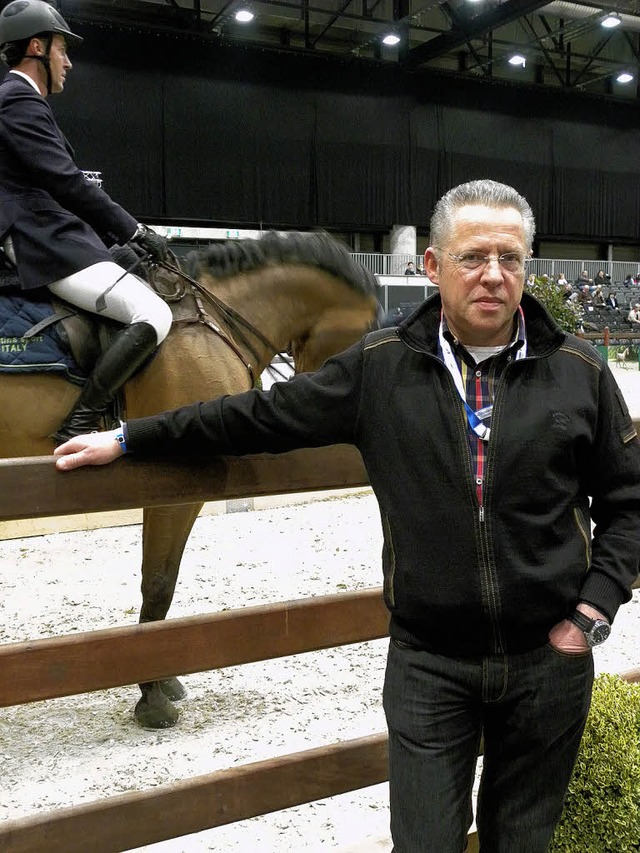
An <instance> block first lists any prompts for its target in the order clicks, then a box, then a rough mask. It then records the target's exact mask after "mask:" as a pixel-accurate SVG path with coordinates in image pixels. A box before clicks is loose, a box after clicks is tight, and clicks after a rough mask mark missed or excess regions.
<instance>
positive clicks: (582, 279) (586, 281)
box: [574, 270, 591, 289]
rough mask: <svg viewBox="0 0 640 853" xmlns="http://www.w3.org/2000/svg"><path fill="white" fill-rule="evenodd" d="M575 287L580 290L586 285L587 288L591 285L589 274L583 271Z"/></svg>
mask: <svg viewBox="0 0 640 853" xmlns="http://www.w3.org/2000/svg"><path fill="white" fill-rule="evenodd" d="M574 283H575V286H576V287H577V288H578V289H579V288H581V287H582V286H583V285H584V284H586V285H587V286H588V285H590V284H591V279H590V278H589V273H588V272H587V271H586V270H582V272H581V273H580V275H579V276H578V278H577V279H576V280H575V282H574Z"/></svg>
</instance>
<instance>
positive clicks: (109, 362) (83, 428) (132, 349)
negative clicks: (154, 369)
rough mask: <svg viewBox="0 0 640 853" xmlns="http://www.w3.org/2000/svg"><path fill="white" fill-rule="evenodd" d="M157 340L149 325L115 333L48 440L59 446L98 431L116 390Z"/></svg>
mask: <svg viewBox="0 0 640 853" xmlns="http://www.w3.org/2000/svg"><path fill="white" fill-rule="evenodd" d="M157 341H158V339H157V336H156V330H155V329H154V328H153V326H150V325H149V323H133V324H132V325H131V326H127V327H126V329H122V331H121V332H118V334H117V335H116V336H115V337H114V339H113V342H112V343H111V346H110V347H109V349H108V350H107V351H106V352H104V353H103V354H102V355H101V356H100V358H99V359H98V361H97V363H96V366H95V367H94V369H93V373H92V374H91V376H90V377H89V378H88V379H87V381H86V383H85V385H84V387H83V389H82V392H81V394H80V396H79V397H78V400H77V402H76V404H75V406H74V408H73V409H72V411H71V412H69V414H68V415H67V417H66V418H65V421H64V423H63V424H62V426H61V427H60V429H59V430H58V431H57V432H54V433H53V435H52V436H51V437H52V438H53V439H55V441H57V442H59V443H62V442H64V441H68V440H69V439H70V438H73V437H74V436H76V435H83V434H84V433H86V432H91V431H92V430H95V429H98V428H99V426H100V418H101V417H102V415H104V413H105V412H106V410H107V408H108V407H109V404H110V403H111V402H113V399H114V397H115V395H116V393H117V392H118V390H119V389H120V388H121V387H122V386H123V385H124V383H125V382H126V381H127V380H128V379H130V378H131V377H132V376H133V374H134V373H135V372H136V371H137V370H138V368H139V367H140V366H141V365H142V364H144V362H145V360H146V359H147V358H148V357H149V356H150V355H151V353H152V352H153V351H154V350H155V349H156V347H157V345H158V343H157Z"/></svg>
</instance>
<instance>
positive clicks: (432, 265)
mask: <svg viewBox="0 0 640 853" xmlns="http://www.w3.org/2000/svg"><path fill="white" fill-rule="evenodd" d="M424 271H425V273H426V274H427V277H428V278H429V279H430V280H431V281H432V282H433V283H434V284H438V258H437V257H436V253H435V250H434V249H433V248H432V247H431V246H429V248H428V249H427V250H426V252H425V253H424Z"/></svg>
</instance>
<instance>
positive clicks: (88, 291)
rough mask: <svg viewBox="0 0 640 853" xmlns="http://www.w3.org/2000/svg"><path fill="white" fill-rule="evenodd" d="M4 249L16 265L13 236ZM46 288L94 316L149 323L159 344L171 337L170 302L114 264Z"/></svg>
mask: <svg viewBox="0 0 640 853" xmlns="http://www.w3.org/2000/svg"><path fill="white" fill-rule="evenodd" d="M4 250H5V252H6V253H7V256H8V257H9V259H10V260H11V261H13V263H14V264H15V262H16V256H15V252H14V249H13V240H12V239H11V237H7V238H6V240H5V241H4ZM115 282H117V284H116V283H115ZM112 285H113V286H112ZM47 286H48V288H49V290H50V291H51V292H52V293H53V294H54V295H55V296H58V297H59V298H60V299H64V300H65V301H66V302H70V303H71V304H72V305H77V307H78V308H82V309H83V310H85V311H90V312H91V313H92V314H98V315H99V316H103V317H108V318H109V319H110V320H116V321H117V322H119V323H124V325H126V326H130V325H131V324H132V323H148V324H149V325H150V326H153V328H154V329H155V330H156V337H157V339H158V345H160V344H161V343H162V341H163V340H164V339H165V338H166V337H167V335H168V334H169V329H170V328H171V322H172V319H173V316H172V314H171V309H170V308H169V306H168V305H167V303H166V302H165V301H164V300H163V299H161V298H160V297H159V296H158V294H157V293H154V292H153V290H151V289H150V288H149V287H147V286H146V285H145V284H144V283H143V282H142V281H141V280H140V279H139V278H136V276H135V275H131V273H128V272H126V270H124V269H123V268H122V267H121V266H118V264H116V263H114V262H113V261H101V262H100V263H98V264H92V266H90V267H86V268H85V269H83V270H80V271H79V272H76V273H73V275H69V276H67V277H66V278H61V279H59V280H58V281H54V282H53V283H52V284H49V285H47ZM106 291H108V293H107V292H106ZM103 294H104V303H105V307H104V308H103V309H101V310H100V311H99V310H98V309H97V307H96V302H97V300H98V299H99V298H100V297H101V296H102V295H103Z"/></svg>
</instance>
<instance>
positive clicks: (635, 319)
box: [627, 302, 640, 329]
mask: <svg viewBox="0 0 640 853" xmlns="http://www.w3.org/2000/svg"><path fill="white" fill-rule="evenodd" d="M627 320H628V321H629V323H630V325H631V328H632V329H635V328H637V327H638V326H640V302H636V304H635V305H634V306H633V308H632V309H631V310H630V311H629V313H628V314H627Z"/></svg>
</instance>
